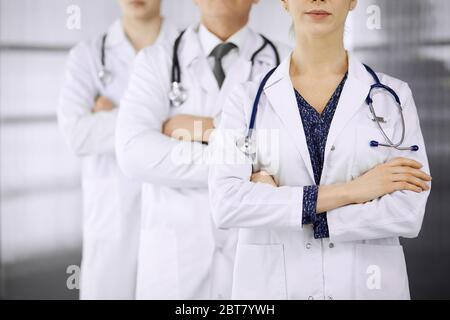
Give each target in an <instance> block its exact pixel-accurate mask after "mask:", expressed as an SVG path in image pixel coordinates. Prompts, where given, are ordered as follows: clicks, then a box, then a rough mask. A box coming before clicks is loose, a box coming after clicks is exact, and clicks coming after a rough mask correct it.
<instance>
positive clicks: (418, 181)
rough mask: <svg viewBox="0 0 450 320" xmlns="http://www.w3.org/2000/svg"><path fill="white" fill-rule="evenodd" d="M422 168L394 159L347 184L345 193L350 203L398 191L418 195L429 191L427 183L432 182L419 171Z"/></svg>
mask: <svg viewBox="0 0 450 320" xmlns="http://www.w3.org/2000/svg"><path fill="white" fill-rule="evenodd" d="M422 167H423V166H422V164H421V163H419V162H417V161H414V160H411V159H407V158H395V159H393V160H391V161H389V162H386V163H384V164H381V165H378V166H376V167H375V168H373V169H371V170H369V171H368V172H366V173H365V174H364V175H362V176H360V177H358V178H356V179H355V180H353V181H351V182H349V183H348V184H347V185H346V187H347V188H348V190H347V191H348V192H349V195H350V197H351V201H352V203H365V202H368V201H371V200H374V199H377V198H380V197H382V196H384V195H386V194H390V193H393V192H395V191H400V190H409V191H414V192H417V193H420V192H423V191H425V190H429V189H430V187H429V186H428V182H429V181H431V180H432V178H431V176H429V175H428V174H426V173H425V172H423V171H421V170H419V169H421V168H422Z"/></svg>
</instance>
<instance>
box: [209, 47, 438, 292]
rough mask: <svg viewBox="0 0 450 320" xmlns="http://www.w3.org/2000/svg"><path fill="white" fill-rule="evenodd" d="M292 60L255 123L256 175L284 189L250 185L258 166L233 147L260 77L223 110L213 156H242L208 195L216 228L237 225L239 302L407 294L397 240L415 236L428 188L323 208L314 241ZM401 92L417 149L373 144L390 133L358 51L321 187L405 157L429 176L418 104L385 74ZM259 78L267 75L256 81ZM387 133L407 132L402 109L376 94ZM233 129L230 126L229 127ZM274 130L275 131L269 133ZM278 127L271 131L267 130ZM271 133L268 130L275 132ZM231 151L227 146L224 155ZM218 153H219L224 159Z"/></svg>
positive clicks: (309, 175)
mask: <svg viewBox="0 0 450 320" xmlns="http://www.w3.org/2000/svg"><path fill="white" fill-rule="evenodd" d="M289 65H290V59H289V58H288V59H286V60H285V61H284V62H283V63H282V64H281V65H280V67H279V68H278V69H277V70H276V71H275V73H274V74H273V75H272V76H271V78H270V79H269V81H268V82H267V84H266V85H265V88H264V92H263V95H262V98H261V102H260V105H259V112H258V115H257V121H256V126H255V128H256V132H257V133H255V135H256V136H260V135H261V136H263V137H267V136H270V137H273V138H271V139H269V138H266V139H261V138H259V139H258V140H257V143H256V145H257V151H258V154H257V157H256V159H257V160H256V163H255V166H254V168H253V169H254V171H259V170H266V171H268V172H269V173H271V174H272V175H273V176H274V178H275V181H276V182H277V184H278V185H279V187H278V188H274V187H272V186H269V185H266V184H260V183H258V184H254V183H252V182H250V181H249V180H250V177H251V173H252V165H251V163H249V162H248V161H247V162H246V163H245V162H239V161H238V160H241V161H242V160H246V159H245V158H246V157H245V156H244V154H243V153H242V152H240V151H239V150H238V148H237V147H236V143H235V142H236V140H237V139H239V138H240V137H242V135H245V134H246V129H247V127H248V123H249V119H250V114H251V110H252V104H253V100H254V98H255V95H256V90H257V89H258V86H259V83H260V81H256V82H252V83H247V84H245V85H243V86H241V87H240V88H237V89H236V90H235V91H234V92H233V93H232V94H231V95H230V99H229V100H228V102H227V103H226V105H225V106H224V110H223V114H222V122H221V127H220V128H221V129H220V134H219V131H218V132H217V134H216V136H215V138H214V140H215V141H214V143H213V148H214V154H219V153H225V154H228V155H229V154H234V155H238V156H237V157H238V158H236V159H234V160H233V161H229V162H227V163H225V164H223V163H222V164H220V163H219V164H217V165H215V166H213V167H212V168H211V170H210V179H209V182H210V198H211V205H212V207H213V216H214V220H215V222H216V224H217V225H218V227H219V228H222V229H223V228H224V229H227V228H241V229H240V231H239V241H238V248H237V253H236V262H235V269H234V281H233V298H236V299H409V297H410V296H409V289H408V277H407V271H406V264H405V258H404V254H403V248H402V246H401V245H400V244H399V237H407V238H412V237H416V236H417V235H418V233H419V231H420V229H421V225H422V219H423V216H424V212H425V205H426V202H427V198H428V195H429V191H426V192H422V193H420V194H417V193H414V192H410V191H398V192H394V193H392V194H389V195H386V196H384V197H381V198H379V199H375V200H373V201H370V202H367V203H365V204H354V205H347V206H344V207H341V208H338V209H334V210H331V211H329V212H328V213H327V216H328V226H329V231H330V238H329V239H323V240H320V239H318V240H316V239H314V237H313V230H312V227H311V226H309V225H308V226H303V227H302V226H301V216H302V202H303V186H308V185H315V182H314V176H313V170H312V166H311V160H310V157H309V152H308V148H307V144H306V140H305V135H304V131H303V126H302V121H301V117H300V113H299V111H298V108H297V102H296V98H295V94H294V89H293V85H292V83H291V80H290V76H289ZM380 78H381V81H382V82H383V83H385V84H387V85H389V86H391V87H392V88H393V89H394V90H395V91H396V92H397V93H398V94H399V96H400V99H401V101H402V102H403V107H404V111H403V112H404V116H405V121H406V137H405V142H404V145H403V146H411V145H414V144H417V145H418V146H419V147H420V150H419V151H418V152H412V151H397V150H394V149H392V148H381V147H380V148H371V147H370V146H369V141H371V140H378V141H381V142H383V141H384V139H383V137H382V135H381V133H380V131H379V130H378V129H377V127H376V124H375V123H374V122H373V121H372V120H371V119H372V117H371V114H370V111H369V108H368V106H367V105H366V104H365V98H366V96H367V94H368V92H369V88H370V85H371V84H372V83H373V79H372V77H371V76H370V74H369V73H368V72H367V71H366V70H365V68H364V66H363V65H362V64H361V63H360V62H359V61H358V60H357V59H356V58H355V57H354V56H353V55H350V58H349V74H348V79H347V82H346V84H345V87H344V89H343V92H342V95H341V98H340V101H339V104H338V106H337V110H336V113H335V115H334V118H333V121H332V124H331V128H330V131H329V135H328V139H327V143H326V149H325V160H324V167H323V173H322V177H321V184H323V185H327V184H335V183H344V182H347V181H350V180H353V179H354V178H356V177H358V176H360V175H362V174H363V173H364V172H366V171H367V170H369V169H371V168H373V167H374V166H376V165H378V164H381V163H384V162H386V161H388V160H389V159H392V158H394V157H398V156H402V157H407V158H412V159H415V160H417V161H419V162H421V163H422V164H423V165H424V167H423V168H422V169H423V170H424V171H425V172H427V173H429V166H428V160H427V155H426V151H425V145H424V140H423V137H422V133H421V129H420V125H419V119H418V116H417V110H416V106H415V104H414V100H413V97H412V94H411V91H410V89H409V87H408V85H407V84H406V83H404V82H402V81H400V80H397V79H394V78H392V77H389V76H387V75H382V74H380ZM260 80H261V79H260ZM374 101H375V104H374V105H375V108H376V110H377V113H378V115H379V116H382V117H384V118H385V120H386V122H387V123H386V124H385V126H386V128H387V129H386V132H387V133H388V134H389V135H390V136H391V135H392V134H394V135H395V141H398V140H397V139H398V138H399V135H400V134H401V125H400V122H399V121H400V115H399V113H398V109H397V108H396V106H395V105H394V104H393V102H392V101H393V100H392V99H391V98H389V96H387V95H385V94H377V95H375V98H374ZM226 129H230V130H226ZM264 130H269V133H267V132H264V133H263V131H264ZM270 130H272V131H270ZM271 134H272V136H271ZM224 150H226V151H224ZM219 158H223V156H222V157H219Z"/></svg>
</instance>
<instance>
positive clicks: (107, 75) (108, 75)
mask: <svg viewBox="0 0 450 320" xmlns="http://www.w3.org/2000/svg"><path fill="white" fill-rule="evenodd" d="M98 78H99V79H100V81H101V82H102V84H103V85H105V86H106V85H108V84H110V83H111V82H112V80H113V75H112V72H111V71H109V70H107V69H105V68H102V69H101V70H100V71H99V72H98Z"/></svg>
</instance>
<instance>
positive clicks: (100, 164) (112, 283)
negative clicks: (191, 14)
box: [58, 0, 178, 299]
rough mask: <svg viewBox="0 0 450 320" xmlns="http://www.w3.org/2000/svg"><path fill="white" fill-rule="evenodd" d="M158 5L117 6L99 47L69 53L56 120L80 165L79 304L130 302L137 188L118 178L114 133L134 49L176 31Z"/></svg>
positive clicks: (78, 48)
mask: <svg viewBox="0 0 450 320" xmlns="http://www.w3.org/2000/svg"><path fill="white" fill-rule="evenodd" d="M159 2H160V1H159V0H157V1H156V0H146V1H141V2H139V3H137V4H134V3H130V2H129V1H125V0H123V1H120V2H119V3H120V6H121V8H122V12H123V17H122V19H121V20H118V21H116V22H115V23H114V24H113V25H112V26H111V27H110V28H109V30H108V31H107V32H106V38H105V42H104V45H103V36H101V37H98V38H96V39H95V40H94V41H90V42H82V43H80V44H79V45H77V46H76V47H75V48H74V49H72V51H71V52H70V55H69V59H68V63H67V69H66V79H65V83H64V85H63V88H62V92H61V97H60V103H59V108H58V121H59V125H60V128H61V131H62V133H63V135H64V137H65V138H66V140H67V142H68V144H69V145H70V147H71V149H72V150H73V151H74V152H75V153H76V155H78V156H79V157H81V160H82V189H83V224H82V226H83V253H82V265H81V279H80V282H81V283H80V297H81V299H134V298H135V287H136V269H137V250H138V241H139V223H140V209H141V184H140V183H139V182H136V181H132V180H130V179H128V178H125V177H124V176H123V175H122V174H121V172H120V170H119V168H118V166H117V162H116V158H115V154H114V135H115V130H116V119H117V111H118V109H119V104H120V99H121V97H122V94H123V92H124V90H125V88H126V86H127V83H128V78H129V74H130V70H131V66H132V64H133V61H134V58H135V55H136V52H137V51H138V50H139V49H141V48H142V47H144V46H147V45H150V44H152V43H154V42H155V43H160V42H163V41H170V40H171V39H173V38H174V37H175V36H176V35H177V34H178V31H177V30H176V28H175V27H174V26H172V25H171V24H170V23H169V22H167V21H166V20H164V21H163V20H162V18H161V17H160V3H159ZM103 51H104V54H103ZM102 56H103V58H102ZM102 59H103V61H102ZM102 70H106V74H105V75H104V76H103V77H101V76H100V75H99V72H101V71H102Z"/></svg>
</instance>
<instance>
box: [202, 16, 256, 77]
mask: <svg viewBox="0 0 450 320" xmlns="http://www.w3.org/2000/svg"><path fill="white" fill-rule="evenodd" d="M248 34H249V30H248V27H247V26H245V27H243V28H242V29H241V30H239V31H238V32H236V33H235V34H233V35H232V36H231V37H230V38H228V39H227V40H225V41H222V40H220V39H219V38H218V37H217V36H216V35H215V34H213V33H212V32H211V31H209V30H208V29H207V28H206V27H205V26H204V25H203V24H200V27H199V30H198V36H199V39H200V44H201V46H202V49H203V52H204V54H205V56H206V57H208V64H209V65H210V67H211V69H213V68H214V57H210V56H209V55H210V54H211V52H212V51H213V50H214V48H215V47H216V46H217V45H219V44H221V43H224V42H230V43H233V44H234V45H236V48H235V49H232V50H231V51H230V52H229V53H228V54H227V55H226V56H225V57H224V58H223V59H222V66H223V69H224V71H225V74H226V73H227V71H228V70H229V69H230V68H231V66H232V65H233V64H234V63H235V62H236V60H237V59H238V58H239V54H240V51H241V49H242V48H243V46H244V44H245V41H246V40H247V38H248Z"/></svg>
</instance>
